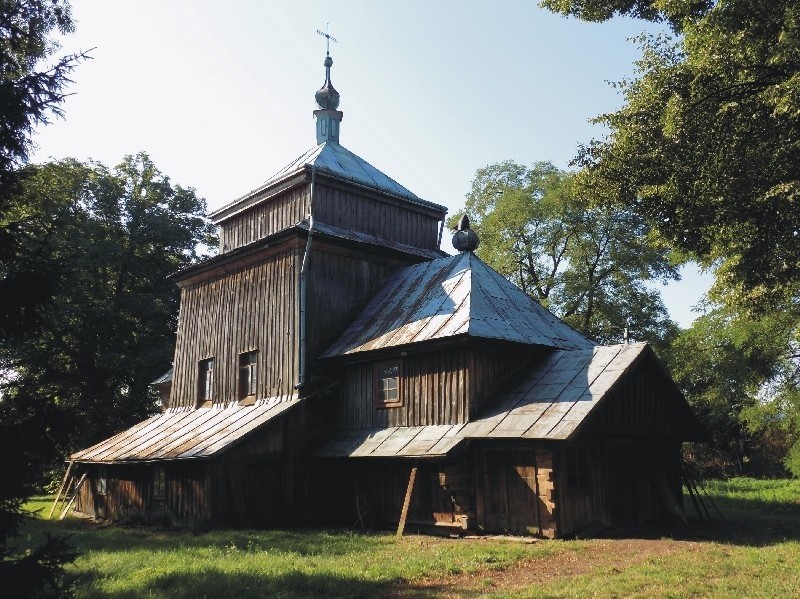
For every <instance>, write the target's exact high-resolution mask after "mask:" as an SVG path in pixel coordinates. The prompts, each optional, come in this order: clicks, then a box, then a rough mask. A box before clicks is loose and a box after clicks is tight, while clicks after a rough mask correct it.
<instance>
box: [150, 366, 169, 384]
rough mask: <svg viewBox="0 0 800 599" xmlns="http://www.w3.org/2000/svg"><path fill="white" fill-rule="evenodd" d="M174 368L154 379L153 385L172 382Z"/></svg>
mask: <svg viewBox="0 0 800 599" xmlns="http://www.w3.org/2000/svg"><path fill="white" fill-rule="evenodd" d="M172 370H173V369H172V368H170V369H169V370H167V371H166V372H165V373H164V374H162V375H161V376H160V377H158V378H157V379H156V380H154V381H153V382H152V383H150V384H151V385H160V384H161V383H171V382H172Z"/></svg>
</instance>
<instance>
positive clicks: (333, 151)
mask: <svg viewBox="0 0 800 599" xmlns="http://www.w3.org/2000/svg"><path fill="white" fill-rule="evenodd" d="M311 167H313V168H315V169H316V170H317V172H321V173H324V174H327V175H330V176H333V177H336V178H338V179H342V180H345V181H350V182H352V183H356V184H359V185H364V186H366V187H369V188H372V189H375V190H377V191H380V192H384V193H388V194H391V195H393V196H396V197H399V198H402V199H405V200H408V201H410V202H412V203H414V204H419V205H420V206H424V207H426V208H432V209H434V210H437V211H439V212H442V213H446V212H447V208H446V207H445V206H441V205H439V204H434V203H433V202H428V201H427V200H423V199H422V198H420V197H419V196H418V195H416V194H415V193H413V192H411V191H409V190H408V189H406V188H405V187H403V186H402V185H400V184H399V183H398V182H397V181H395V180H394V179H392V178H391V177H389V176H388V175H386V174H385V173H383V172H381V171H379V170H378V169H377V168H375V167H374V166H372V165H371V164H370V163H369V162H367V161H366V160H364V159H363V158H361V157H360V156H357V155H356V154H354V153H353V152H351V151H350V150H348V149H347V148H345V147H344V146H342V145H341V144H339V143H337V142H335V141H326V142H325V143H321V144H319V145H317V146H314V147H313V148H311V149H310V150H308V151H306V152H305V153H303V154H302V155H301V156H299V157H298V158H296V159H295V160H293V161H292V162H290V163H289V164H287V165H286V166H285V167H283V168H282V169H281V170H279V171H278V172H277V173H275V174H274V175H273V176H272V177H270V178H269V179H267V181H266V182H265V183H264V184H262V185H260V186H259V187H257V188H256V189H254V190H253V191H251V192H249V193H247V194H245V195H244V196H242V197H241V198H238V199H236V200H234V201H233V202H231V203H230V204H227V205H226V206H223V207H222V208H220V209H218V210H215V211H214V212H212V213H211V214H209V216H210V217H211V218H212V220H213V219H214V218H215V217H216V216H217V215H218V214H222V213H224V212H225V211H227V210H228V209H230V208H232V207H234V206H236V205H237V204H239V203H240V202H243V201H244V200H247V199H248V198H251V197H253V196H254V195H255V194H257V193H260V192H261V191H264V190H266V189H269V188H270V187H272V186H273V185H275V184H277V183H279V182H280V181H283V180H284V179H287V178H289V177H291V176H292V175H295V174H297V173H299V172H301V171H303V170H306V169H308V168H311Z"/></svg>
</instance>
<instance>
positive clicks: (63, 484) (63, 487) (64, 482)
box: [47, 460, 75, 520]
mask: <svg viewBox="0 0 800 599" xmlns="http://www.w3.org/2000/svg"><path fill="white" fill-rule="evenodd" d="M73 464H75V462H74V461H73V460H70V461H69V464H68V465H67V471H66V472H65V473H64V480H62V481H61V486H60V487H59V488H58V493H57V494H56V500H55V501H54V502H53V505H52V507H51V508H50V513H49V514H47V519H48V520H49V519H50V518H52V517H53V512H54V511H55V510H56V506H57V505H58V502H59V501H60V500H61V494H62V493H64V495H65V496H66V494H67V487H66V485H67V480H69V473H70V472H71V471H72V466H73Z"/></svg>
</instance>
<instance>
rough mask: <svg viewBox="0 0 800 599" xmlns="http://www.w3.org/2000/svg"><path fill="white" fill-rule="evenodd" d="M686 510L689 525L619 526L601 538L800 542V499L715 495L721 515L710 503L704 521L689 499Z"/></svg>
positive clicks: (761, 543) (764, 543)
mask: <svg viewBox="0 0 800 599" xmlns="http://www.w3.org/2000/svg"><path fill="white" fill-rule="evenodd" d="M684 499H685V500H684V508H685V511H686V515H687V518H688V519H689V526H688V527H686V528H676V527H674V526H636V527H619V528H614V529H609V530H606V531H604V532H603V533H602V534H600V535H599V536H600V537H602V538H612V539H622V538H631V539H659V538H671V539H676V540H684V541H712V542H719V543H730V544H732V545H746V546H752V547H766V546H769V545H776V544H780V543H783V542H785V541H800V497H798V498H797V502H796V503H788V502H775V501H767V500H759V499H744V498H734V497H720V496H712V500H713V502H714V504H715V505H716V507H717V508H718V510H719V512H721V515H720V513H719V512H717V510H716V509H715V508H714V507H712V504H711V503H710V502H709V501H707V500H706V506H707V508H708V510H709V512H710V514H711V520H710V521H709V520H707V519H700V518H699V517H698V515H697V511H696V509H695V507H694V505H693V504H692V502H691V501H690V499H689V498H688V497H686V498H684Z"/></svg>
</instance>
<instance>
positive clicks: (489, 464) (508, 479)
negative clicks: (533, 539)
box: [482, 448, 540, 534]
mask: <svg viewBox="0 0 800 599" xmlns="http://www.w3.org/2000/svg"><path fill="white" fill-rule="evenodd" d="M482 463H483V512H484V513H483V526H484V529H485V530H487V531H496V532H509V533H514V534H538V533H539V532H540V530H539V521H538V514H537V496H536V465H535V459H534V449H533V448H530V449H489V450H485V451H484V452H483V459H482Z"/></svg>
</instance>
